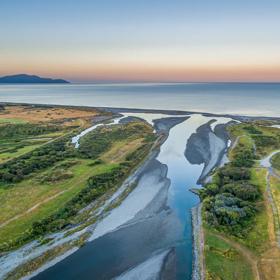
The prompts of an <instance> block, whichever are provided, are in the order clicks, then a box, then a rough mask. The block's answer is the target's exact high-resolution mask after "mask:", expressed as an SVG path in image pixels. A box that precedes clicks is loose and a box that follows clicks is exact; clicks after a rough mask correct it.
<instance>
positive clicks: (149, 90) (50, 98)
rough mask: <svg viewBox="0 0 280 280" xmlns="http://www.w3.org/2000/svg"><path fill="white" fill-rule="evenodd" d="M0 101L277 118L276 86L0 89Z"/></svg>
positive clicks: (279, 88)
mask: <svg viewBox="0 0 280 280" xmlns="http://www.w3.org/2000/svg"><path fill="white" fill-rule="evenodd" d="M0 101H10V102H27V103H49V104H64V105H85V106H109V107H127V108H151V109H175V110H189V111H198V112H210V113H221V114H224V113H229V114H242V115H259V116H260V115H264V116H278V117H280V84H279V83H203V84H201V83H194V84H119V85H77V84H73V85H0Z"/></svg>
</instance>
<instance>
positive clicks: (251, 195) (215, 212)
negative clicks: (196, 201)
mask: <svg viewBox="0 0 280 280" xmlns="http://www.w3.org/2000/svg"><path fill="white" fill-rule="evenodd" d="M231 133H232V134H235V137H237V136H239V137H241V138H240V139H239V142H238V145H237V146H236V147H235V148H234V150H233V151H232V153H231V162H230V163H228V164H226V165H225V166H224V167H222V168H219V169H218V170H217V171H216V173H215V175H214V180H213V182H212V183H209V184H206V185H205V187H204V189H203V190H201V192H200V196H201V198H202V200H203V205H204V218H205V220H206V222H207V223H208V224H209V225H211V226H214V227H215V228H216V229H219V230H221V231H225V232H229V233H230V234H233V235H235V236H238V237H244V236H246V235H247V234H248V232H249V231H250V227H251V226H252V224H253V221H254V217H255V215H256V213H257V212H258V211H259V206H258V203H257V202H258V201H259V200H260V199H261V192H260V186H258V185H255V184H252V175H251V174H252V168H253V166H254V164H255V161H256V159H258V158H259V157H260V156H262V155H265V154H266V153H267V151H272V150H274V149H275V148H278V147H279V145H280V134H279V132H278V130H277V129H271V128H267V127H263V126H257V125H255V124H253V123H252V124H246V123H245V124H239V125H237V126H234V127H232V128H231Z"/></svg>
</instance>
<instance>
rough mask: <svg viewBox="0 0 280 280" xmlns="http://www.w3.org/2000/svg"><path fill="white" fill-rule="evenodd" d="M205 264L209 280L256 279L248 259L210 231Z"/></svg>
mask: <svg viewBox="0 0 280 280" xmlns="http://www.w3.org/2000/svg"><path fill="white" fill-rule="evenodd" d="M205 263H206V270H207V276H208V277H207V279H225V280H236V279H238V280H250V279H254V278H253V274H252V271H251V268H250V264H248V263H247V261H246V259H244V257H243V256H242V255H240V254H239V253H238V251H236V250H235V249H234V248H233V247H232V246H231V245H229V244H228V243H226V242H225V241H223V240H222V239H220V238H218V237H217V236H215V235H213V234H211V232H209V231H208V230H206V231H205Z"/></svg>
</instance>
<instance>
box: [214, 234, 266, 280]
mask: <svg viewBox="0 0 280 280" xmlns="http://www.w3.org/2000/svg"><path fill="white" fill-rule="evenodd" d="M212 234H213V235H215V236H216V237H218V238H220V239H222V240H223V241H224V242H226V243H228V244H229V245H230V246H232V247H233V248H234V249H235V250H237V251H238V252H240V253H241V255H242V256H243V257H244V258H245V259H246V260H247V261H248V263H249V264H250V265H251V267H252V271H253V274H254V278H255V279H256V280H261V278H260V274H259V270H258V259H257V258H256V256H255V255H254V254H253V253H252V252H251V251H250V250H249V249H247V248H246V247H244V246H243V245H241V244H240V243H238V242H236V241H233V240H231V239H228V238H227V237H225V236H223V235H222V234H219V233H212Z"/></svg>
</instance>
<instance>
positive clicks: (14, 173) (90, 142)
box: [0, 122, 155, 250]
mask: <svg viewBox="0 0 280 280" xmlns="http://www.w3.org/2000/svg"><path fill="white" fill-rule="evenodd" d="M71 136H72V135H69V134H68V135H65V136H63V137H59V138H58V139H56V140H54V141H51V142H49V143H47V144H46V145H43V146H41V147H39V148H38V149H36V150H34V151H32V152H29V153H26V154H24V155H23V156H20V157H17V158H16V159H12V160H10V161H8V162H6V163H3V164H2V165H1V167H2V168H1V172H0V181H1V182H2V185H5V186H6V187H7V188H8V187H9V186H14V187H16V186H17V185H18V184H19V185H23V184H24V183H25V182H27V180H28V181H30V180H31V181H32V180H33V182H36V183H37V184H44V185H46V186H47V185H52V184H54V185H59V184H62V185H63V184H64V183H63V181H65V183H67V182H68V181H67V180H68V179H69V178H70V180H71V178H72V177H73V176H80V175H79V173H76V172H75V171H74V172H73V170H75V168H77V167H78V166H79V165H80V162H82V163H83V164H84V162H87V166H88V167H87V169H88V170H89V171H90V170H92V172H91V174H95V172H94V170H95V169H98V168H99V167H100V166H102V170H103V172H101V173H96V174H95V175H90V173H87V174H88V175H87V177H85V178H82V179H83V180H82V182H84V183H83V184H84V185H83V186H81V187H80V190H79V191H78V192H76V193H75V195H73V196H71V197H70V199H69V200H67V201H65V203H62V204H61V205H60V207H59V208H56V209H55V211H53V212H52V213H51V214H49V215H45V216H42V217H41V218H40V219H38V220H36V221H34V222H32V224H30V226H31V227H28V228H26V230H25V231H23V232H21V234H20V235H17V238H16V239H8V240H9V241H8V242H7V243H2V244H1V245H0V250H7V249H11V248H14V247H18V246H21V245H22V244H24V243H26V242H28V241H29V240H32V239H34V238H37V237H40V236H43V235H44V234H46V233H50V232H54V231H57V230H60V229H63V228H65V227H67V226H71V225H72V223H73V221H74V220H73V218H74V217H75V216H76V215H77V214H78V213H79V211H80V210H81V209H82V208H84V207H85V206H87V205H88V204H89V203H91V202H93V201H95V200H96V199H98V198H100V197H101V196H102V195H104V194H105V193H106V192H107V191H109V190H113V189H115V188H117V187H118V186H119V185H120V184H121V183H122V181H123V180H124V178H125V177H126V176H127V175H128V174H129V172H130V171H131V170H132V169H133V168H135V167H136V165H137V164H138V163H139V162H140V161H141V160H142V159H143V158H144V157H145V156H146V155H147V153H148V151H149V150H150V148H151V146H152V144H153V143H154V140H155V137H154V136H153V134H152V129H151V128H150V126H148V125H146V124H145V123H139V122H133V123H128V124H124V125H115V126H112V127H101V128H99V129H97V130H94V131H92V132H90V133H89V134H87V135H86V136H84V137H83V138H82V139H81V142H80V146H79V148H78V149H75V148H74V145H72V144H71V143H70V141H69V140H70V138H71ZM135 139H138V140H139V139H140V140H141V141H140V142H137V143H139V144H138V146H131V148H130V149H125V150H124V156H122V157H120V159H121V160H119V161H117V162H116V161H114V162H113V163H112V162H110V159H106V160H109V162H106V161H104V160H103V158H102V156H103V155H104V154H105V153H106V152H107V151H109V150H110V149H111V148H113V146H114V145H116V144H117V147H123V146H126V145H127V144H128V143H131V142H133V141H134V140H135ZM104 143H106V145H104ZM118 143H119V144H118ZM120 143H121V144H122V145H120ZM116 152H118V151H116ZM122 152H123V151H122ZM107 165H108V168H106V166H107ZM89 167H90V168H89ZM73 168H74V169H73ZM25 180H26V181H25ZM20 181H23V182H21V183H18V182H20ZM3 183H4V184H3ZM10 183H12V184H10ZM74 223H75V222H74Z"/></svg>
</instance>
